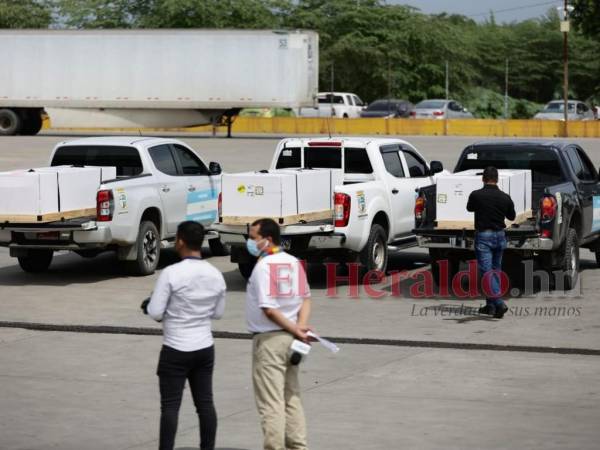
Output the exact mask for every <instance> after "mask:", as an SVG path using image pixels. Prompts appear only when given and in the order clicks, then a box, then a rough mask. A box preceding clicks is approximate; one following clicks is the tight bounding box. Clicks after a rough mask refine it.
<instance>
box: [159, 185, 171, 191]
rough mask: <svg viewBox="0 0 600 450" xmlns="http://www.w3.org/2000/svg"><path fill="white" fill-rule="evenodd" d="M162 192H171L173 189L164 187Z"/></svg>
mask: <svg viewBox="0 0 600 450" xmlns="http://www.w3.org/2000/svg"><path fill="white" fill-rule="evenodd" d="M161 190H162V191H163V192H169V191H170V190H171V188H170V187H169V186H163V187H162V188H161Z"/></svg>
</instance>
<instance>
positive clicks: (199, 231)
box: [177, 220, 204, 251]
mask: <svg viewBox="0 0 600 450" xmlns="http://www.w3.org/2000/svg"><path fill="white" fill-rule="evenodd" d="M177 239H181V240H182V241H183V242H184V243H185V245H186V246H187V248H189V249H190V250H194V251H199V250H200V249H201V248H202V242H204V227H203V226H202V224H200V223H198V222H194V221H192V220H186V221H185V222H181V223H180V224H179V226H178V227H177Z"/></svg>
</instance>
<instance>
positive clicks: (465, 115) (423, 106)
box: [410, 100, 473, 119]
mask: <svg viewBox="0 0 600 450" xmlns="http://www.w3.org/2000/svg"><path fill="white" fill-rule="evenodd" d="M410 117H411V118H413V119H472V118H473V114H471V113H470V112H469V110H468V109H467V108H465V107H464V106H463V105H461V104H460V103H459V102H457V101H456V100H423V101H422V102H419V103H417V105H416V106H415V109H414V110H413V111H411V113H410Z"/></svg>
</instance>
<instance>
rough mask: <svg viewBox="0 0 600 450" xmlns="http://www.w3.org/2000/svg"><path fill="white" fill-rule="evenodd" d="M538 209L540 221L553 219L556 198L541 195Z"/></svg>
mask: <svg viewBox="0 0 600 450" xmlns="http://www.w3.org/2000/svg"><path fill="white" fill-rule="evenodd" d="M540 211H541V216H542V221H544V222H547V221H550V220H553V219H554V218H555V217H556V211H557V203H556V199H555V198H554V197H552V196H549V195H547V196H545V197H543V198H542V201H541V204H540Z"/></svg>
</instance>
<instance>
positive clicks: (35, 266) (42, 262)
mask: <svg viewBox="0 0 600 450" xmlns="http://www.w3.org/2000/svg"><path fill="white" fill-rule="evenodd" d="M53 256H54V252H53V251H52V250H29V251H28V252H27V256H19V257H18V258H17V259H18V260H19V265H20V266H21V269H23V270H24V271H25V272H29V273H41V272H45V271H47V270H48V267H50V264H51V263H52V257H53Z"/></svg>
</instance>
